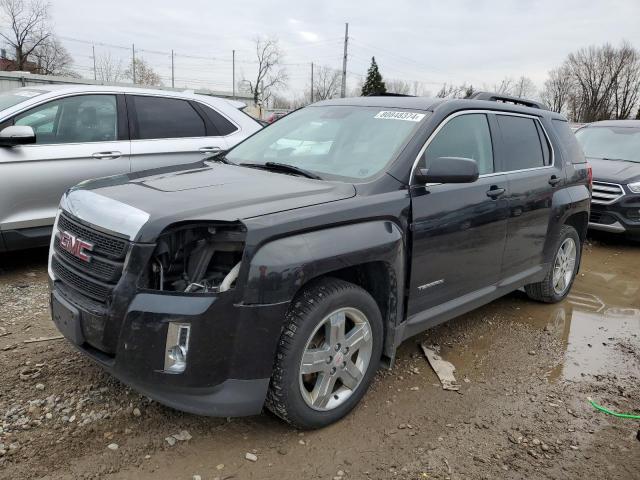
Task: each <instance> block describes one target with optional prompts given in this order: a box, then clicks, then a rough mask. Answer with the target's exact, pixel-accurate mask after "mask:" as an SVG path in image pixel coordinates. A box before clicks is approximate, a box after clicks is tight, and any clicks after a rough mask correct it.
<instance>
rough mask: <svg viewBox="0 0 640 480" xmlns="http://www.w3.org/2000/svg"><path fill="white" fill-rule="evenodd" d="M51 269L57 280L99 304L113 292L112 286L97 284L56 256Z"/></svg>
mask: <svg viewBox="0 0 640 480" xmlns="http://www.w3.org/2000/svg"><path fill="white" fill-rule="evenodd" d="M51 268H52V270H53V273H54V274H55V275H56V279H58V280H60V281H62V282H63V283H64V284H65V285H67V286H69V287H71V288H73V289H74V290H77V291H79V292H80V293H82V294H83V295H86V296H87V297H89V298H93V299H94V300H98V301H99V302H105V301H106V300H107V297H108V296H109V293H110V292H111V290H112V288H111V286H109V285H104V284H101V283H98V282H95V281H93V280H91V279H90V278H88V277H87V276H86V275H81V274H80V273H79V272H77V271H76V270H74V269H73V268H69V266H67V265H66V264H64V263H63V262H61V261H59V260H58V258H56V257H55V256H54V257H53V259H52V260H51Z"/></svg>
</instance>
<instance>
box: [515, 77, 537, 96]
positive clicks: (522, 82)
mask: <svg viewBox="0 0 640 480" xmlns="http://www.w3.org/2000/svg"><path fill="white" fill-rule="evenodd" d="M536 90H537V89H536V85H535V83H533V80H531V79H530V78H529V77H525V76H524V75H522V76H521V77H520V78H518V80H516V81H515V82H514V84H513V88H512V89H511V95H514V96H516V97H520V98H528V97H533V96H534V95H535V94H536Z"/></svg>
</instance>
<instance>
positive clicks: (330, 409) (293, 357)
mask: <svg viewBox="0 0 640 480" xmlns="http://www.w3.org/2000/svg"><path fill="white" fill-rule="evenodd" d="M382 333H383V325H382V316H381V314H380V309H379V308H378V305H377V303H376V302H375V300H374V299H373V297H371V295H370V294H369V293H368V292H367V291H366V290H364V289H363V288H361V287H359V286H357V285H354V284H352V283H349V282H345V281H343V280H339V279H335V278H323V279H320V280H318V281H316V282H314V283H313V284H311V285H309V286H308V287H305V288H304V289H303V290H302V292H300V293H299V294H298V295H297V296H296V298H295V299H294V300H293V302H292V303H291V306H290V308H289V311H288V312H287V316H286V323H285V326H284V329H283V331H282V335H281V337H280V342H279V344H278V351H277V354H276V360H275V366H274V369H273V375H272V377H271V383H270V386H269V391H268V393H267V400H266V406H267V408H268V409H269V410H271V412H273V413H274V414H275V415H277V416H278V417H280V418H281V419H283V420H284V421H286V422H288V423H290V424H291V425H293V426H295V427H298V428H302V429H313V428H321V427H324V426H326V425H329V424H331V423H334V422H336V421H337V420H339V419H341V418H342V417H344V416H345V415H347V414H348V413H349V412H350V411H351V410H352V409H353V408H354V407H355V406H356V405H357V403H358V402H359V401H360V399H361V398H362V397H363V396H364V394H365V393H366V391H367V389H368V387H369V384H370V383H371V381H372V379H373V376H374V375H375V373H376V371H377V369H378V367H379V364H380V358H381V355H382V337H383V336H382Z"/></svg>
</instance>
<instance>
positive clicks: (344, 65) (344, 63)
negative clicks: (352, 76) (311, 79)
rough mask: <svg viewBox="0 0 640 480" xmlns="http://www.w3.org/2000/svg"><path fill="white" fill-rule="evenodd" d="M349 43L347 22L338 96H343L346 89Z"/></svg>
mask: <svg viewBox="0 0 640 480" xmlns="http://www.w3.org/2000/svg"><path fill="white" fill-rule="evenodd" d="M348 43H349V23H348V22H347V23H345V24H344V56H343V57H342V86H341V88H340V97H342V98H344V97H345V94H346V91H347V44H348Z"/></svg>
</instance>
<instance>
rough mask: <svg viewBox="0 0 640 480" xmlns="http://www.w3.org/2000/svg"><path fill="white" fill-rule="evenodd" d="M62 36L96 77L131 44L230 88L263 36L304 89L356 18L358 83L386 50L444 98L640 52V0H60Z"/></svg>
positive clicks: (162, 63)
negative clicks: (583, 61) (597, 54)
mask: <svg viewBox="0 0 640 480" xmlns="http://www.w3.org/2000/svg"><path fill="white" fill-rule="evenodd" d="M51 6H52V18H53V23H54V28H55V31H56V33H57V35H58V36H59V37H60V38H61V39H62V41H63V43H64V45H65V47H66V48H67V49H68V50H69V52H70V53H71V55H72V56H73V58H74V62H75V67H76V68H77V69H78V71H79V72H80V73H81V74H82V75H84V76H87V77H92V76H93V71H92V64H93V59H92V45H95V49H96V56H100V55H105V54H107V53H110V54H111V55H112V56H113V57H117V58H120V59H121V61H122V62H123V63H128V62H130V55H131V52H130V50H131V44H135V46H136V50H137V52H138V53H137V55H141V56H142V57H143V58H145V60H146V61H147V62H149V63H150V64H151V65H152V66H153V67H154V68H155V69H156V71H158V73H159V74H160V75H161V77H162V81H163V82H164V84H165V85H168V86H170V85H171V67H170V66H171V55H170V52H171V50H172V49H173V50H174V51H175V57H174V64H175V81H176V87H188V88H204V87H208V88H211V89H214V90H225V91H230V90H231V88H232V68H231V57H232V50H234V49H235V50H236V60H237V63H236V80H240V79H242V78H243V76H244V77H246V78H251V77H253V76H254V75H255V68H256V67H255V64H254V63H253V62H254V61H255V48H254V41H253V39H254V38H255V37H256V36H258V35H260V36H263V37H275V38H278V39H279V43H280V46H281V48H282V50H283V52H284V54H285V58H284V63H285V65H284V68H286V70H287V73H288V76H289V81H288V85H287V87H286V88H285V89H283V91H282V92H281V93H282V94H284V95H285V96H288V97H292V96H296V95H301V94H302V92H303V91H304V90H305V88H307V89H308V86H309V83H310V70H311V68H310V63H311V62H314V63H315V64H316V65H322V66H327V67H330V68H335V69H338V70H341V69H342V55H343V40H344V29H345V22H349V48H348V63H347V70H348V72H349V74H348V90H353V89H355V88H356V87H357V84H358V83H359V82H361V81H362V79H363V76H364V75H366V70H367V68H368V66H369V63H370V61H371V56H373V55H375V57H376V61H377V63H378V65H379V68H380V72H381V73H382V75H383V77H384V78H385V79H401V80H405V81H407V82H409V83H410V84H412V85H413V83H414V82H420V84H419V85H420V90H421V91H422V92H423V93H428V92H431V93H433V94H435V93H436V92H437V91H438V90H439V89H440V87H441V86H442V84H443V83H445V82H446V83H455V84H461V83H463V82H466V83H467V84H472V85H473V86H474V87H475V88H485V87H491V86H493V85H494V84H496V83H498V82H499V81H500V80H501V79H503V78H505V77H513V78H517V77H520V76H521V75H525V76H528V77H530V78H531V79H532V80H533V81H534V82H535V84H536V85H537V86H538V87H541V86H542V84H543V83H544V80H545V78H546V76H547V72H548V71H549V70H550V69H552V68H554V67H556V66H558V65H559V64H560V63H561V62H562V61H563V60H564V59H565V58H566V56H567V55H568V54H569V53H570V52H572V51H575V50H576V49H578V48H581V47H585V46H588V45H592V44H596V45H600V44H603V43H605V42H609V43H611V44H613V45H619V44H620V43H621V42H622V41H623V40H627V41H629V42H631V43H632V44H633V45H635V46H636V47H637V48H640V24H639V19H640V0H606V1H591V0H581V1H577V0H493V1H490V0H475V1H471V0H446V1H444V0H437V1H432V0H395V1H393V2H390V1H386V2H378V1H373V0H321V1H314V2H310V1H305V0H269V1H264V0H263V1H256V0H254V1H246V0H233V1H227V2H223V1H220V0H214V1H206V0H189V1H184V2H177V1H175V0H173V1H168V0H154V1H149V0H126V1H125V0H109V1H96V0H51Z"/></svg>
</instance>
